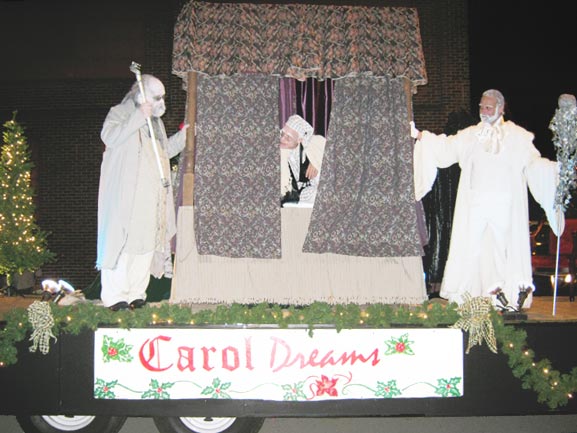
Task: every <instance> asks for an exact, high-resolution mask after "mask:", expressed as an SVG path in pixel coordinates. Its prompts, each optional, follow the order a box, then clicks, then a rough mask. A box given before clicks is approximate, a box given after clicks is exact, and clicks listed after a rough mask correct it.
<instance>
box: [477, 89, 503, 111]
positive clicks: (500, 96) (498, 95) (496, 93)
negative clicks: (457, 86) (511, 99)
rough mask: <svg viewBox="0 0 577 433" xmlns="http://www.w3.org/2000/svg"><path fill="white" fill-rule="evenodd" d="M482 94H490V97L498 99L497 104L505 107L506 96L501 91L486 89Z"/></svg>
mask: <svg viewBox="0 0 577 433" xmlns="http://www.w3.org/2000/svg"><path fill="white" fill-rule="evenodd" d="M482 96H488V97H490V98H495V99H496V100H497V105H498V106H499V107H503V109H504V108H505V97H504V96H503V94H502V93H501V92H499V91H498V90H495V89H489V90H485V91H484V92H483V95H482Z"/></svg>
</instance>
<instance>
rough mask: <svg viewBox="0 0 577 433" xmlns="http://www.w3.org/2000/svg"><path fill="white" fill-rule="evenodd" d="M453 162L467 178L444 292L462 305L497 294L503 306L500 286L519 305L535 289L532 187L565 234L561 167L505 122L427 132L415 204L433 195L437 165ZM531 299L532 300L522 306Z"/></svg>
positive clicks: (417, 160)
mask: <svg viewBox="0 0 577 433" xmlns="http://www.w3.org/2000/svg"><path fill="white" fill-rule="evenodd" d="M454 163H458V164H459V166H460V168H461V176H460V180H459V187H458V191H457V199H456V202H455V211H454V217H453V228H452V232H451V241H450V247H449V256H448V259H447V264H446V267H445V273H444V277H443V282H442V285H441V292H440V295H441V297H443V298H446V299H448V300H449V301H451V302H457V303H459V304H462V303H463V302H464V301H465V299H464V297H463V295H464V294H465V293H469V294H470V295H471V296H473V297H476V296H492V298H493V302H494V304H495V305H499V304H497V300H496V299H495V298H496V297H495V296H494V295H491V292H493V291H494V290H495V289H497V288H500V289H501V290H502V291H503V293H504V294H505V296H506V298H507V300H508V301H509V305H512V306H516V305H517V301H518V296H519V291H520V289H526V288H531V289H533V290H534V285H533V277H532V268H531V246H530V236H529V210H528V194H527V187H528V188H529V190H530V191H531V194H532V195H533V197H534V198H535V200H536V201H537V202H538V203H539V204H540V205H541V207H542V208H543V210H544V211H545V213H546V215H547V218H548V220H549V223H550V225H551V228H552V229H553V231H554V232H555V233H556V234H558V233H561V232H562V231H563V226H564V216H563V214H562V212H559V211H557V210H556V208H555V203H554V201H555V189H556V186H557V182H558V172H559V170H558V165H557V163H556V162H554V161H550V160H548V159H545V158H542V157H541V155H540V153H539V151H538V150H537V149H536V148H535V147H534V145H533V134H532V133H530V132H528V131H526V130H525V129H523V128H521V127H519V126H517V125H515V124H514V123H513V122H510V121H504V120H503V118H502V117H501V118H499V119H498V120H497V121H496V122H495V124H494V125H490V124H488V123H486V122H480V123H479V124H477V125H474V126H471V127H469V128H466V129H464V130H462V131H459V132H458V133H457V134H456V135H453V136H449V137H447V136H446V135H435V134H432V133H430V132H427V131H422V136H421V139H420V140H417V142H416V143H415V152H414V170H415V195H416V199H417V200H421V198H422V197H423V196H424V195H425V194H427V193H428V192H429V191H430V189H431V188H432V186H433V182H434V181H435V178H436V176H437V168H445V167H449V166H451V165H452V164H454ZM531 301H532V296H531V295H530V296H529V297H528V298H527V300H526V301H525V303H524V304H523V308H529V307H530V306H531Z"/></svg>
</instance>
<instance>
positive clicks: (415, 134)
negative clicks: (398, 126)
mask: <svg viewBox="0 0 577 433" xmlns="http://www.w3.org/2000/svg"><path fill="white" fill-rule="evenodd" d="M409 124H410V125H411V137H412V138H415V139H418V138H419V134H420V132H421V131H419V130H418V129H417V128H416V127H415V122H413V121H412V120H411V121H410V122H409Z"/></svg>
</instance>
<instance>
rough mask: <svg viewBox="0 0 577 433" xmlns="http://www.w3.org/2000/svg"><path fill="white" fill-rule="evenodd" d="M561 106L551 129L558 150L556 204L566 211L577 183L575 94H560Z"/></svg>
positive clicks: (550, 126)
mask: <svg viewBox="0 0 577 433" xmlns="http://www.w3.org/2000/svg"><path fill="white" fill-rule="evenodd" d="M558 105H559V107H558V108H557V110H555V115H554V116H553V119H551V123H550V124H549V129H550V130H551V131H552V132H553V144H554V145H555V150H556V152H557V162H558V163H559V165H560V169H559V184H558V185H557V190H556V192H555V205H556V206H558V207H559V208H560V209H562V210H563V212H565V210H566V208H567V205H568V204H569V202H570V201H571V191H572V190H573V189H574V188H575V186H576V185H577V182H576V174H577V173H576V171H575V169H576V167H577V106H576V105H577V104H576V102H575V96H573V95H569V94H563V95H561V96H559V104H558Z"/></svg>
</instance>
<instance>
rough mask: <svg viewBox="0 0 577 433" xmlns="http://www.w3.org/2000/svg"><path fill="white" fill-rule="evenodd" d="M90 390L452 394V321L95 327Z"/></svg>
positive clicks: (153, 395) (456, 373)
mask: <svg viewBox="0 0 577 433" xmlns="http://www.w3.org/2000/svg"><path fill="white" fill-rule="evenodd" d="M94 344H95V346H94V378H95V381H94V397H95V398H97V399H135V400H142V399H161V400H176V399H251V400H253V399H256V400H272V401H319V400H338V399H369V398H370V399H380V398H423V397H461V396H462V395H463V334H462V331H461V330H459V329H444V328H443V329H435V328H430V329H428V328H425V329H415V328H407V329H403V328H389V329H348V330H341V331H340V332H339V331H337V330H335V329H332V328H331V329H326V328H325V329H314V331H313V332H312V335H310V333H309V331H308V329H303V328H299V329H278V328H146V329H142V328H139V329H130V330H129V329H116V328H100V329H98V330H97V331H96V333H95V341H94Z"/></svg>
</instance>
